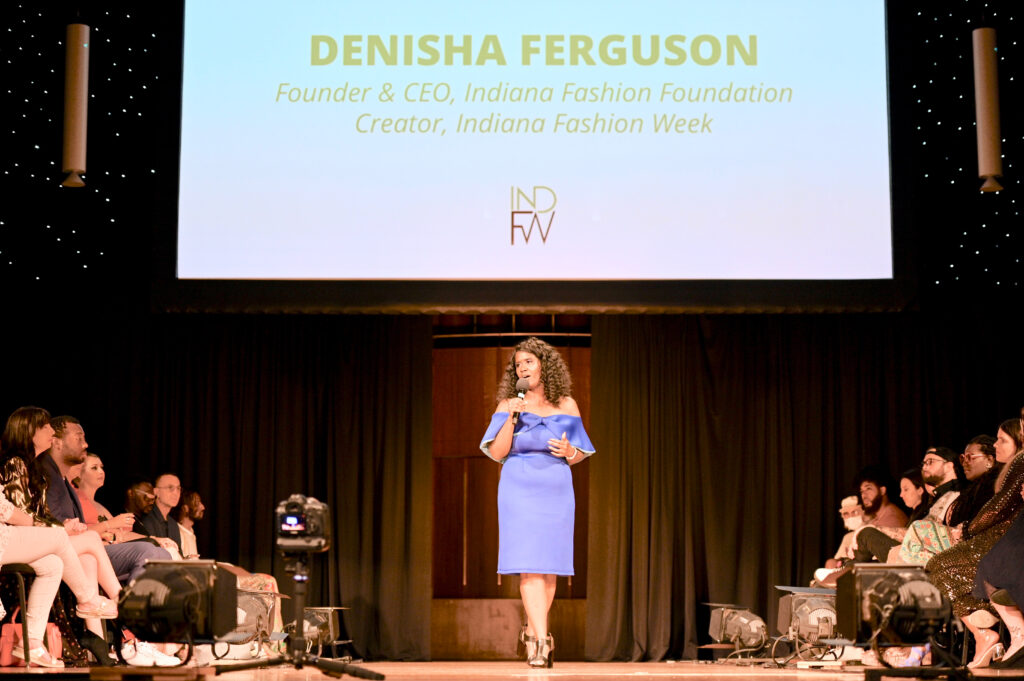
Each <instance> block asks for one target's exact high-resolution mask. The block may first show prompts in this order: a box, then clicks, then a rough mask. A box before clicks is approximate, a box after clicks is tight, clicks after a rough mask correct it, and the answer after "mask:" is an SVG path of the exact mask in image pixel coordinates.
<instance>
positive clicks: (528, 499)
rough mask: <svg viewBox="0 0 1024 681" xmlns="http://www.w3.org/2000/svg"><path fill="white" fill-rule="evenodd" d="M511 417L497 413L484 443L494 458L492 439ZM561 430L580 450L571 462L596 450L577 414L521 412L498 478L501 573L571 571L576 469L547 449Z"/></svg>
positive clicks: (555, 572) (499, 565)
mask: <svg viewBox="0 0 1024 681" xmlns="http://www.w3.org/2000/svg"><path fill="white" fill-rule="evenodd" d="M507 419H508V414H505V413H497V414H494V416H493V417H491V425H490V426H489V427H488V428H487V432H486V433H485V434H484V438H483V441H482V442H481V443H480V449H482V450H483V452H484V454H486V455H487V456H489V457H491V458H492V459H494V457H493V456H491V452H490V446H491V443H492V442H494V438H495V437H497V435H498V431H499V430H501V427H502V426H503V425H504V424H505V421H506V420H507ZM562 433H565V434H566V438H567V439H568V440H569V442H570V443H571V444H572V446H574V447H575V448H576V449H578V450H579V451H580V456H579V457H577V459H575V460H573V463H576V462H578V461H579V460H580V458H582V457H585V456H590V455H591V454H593V453H594V446H593V445H592V444H591V443H590V438H589V437H588V436H587V432H586V431H585V430H584V429H583V421H582V420H581V419H580V417H579V416H570V415H568V414H553V415H551V416H538V415H537V414H533V413H531V412H523V413H522V414H521V415H520V417H519V423H517V424H516V427H515V431H514V433H513V435H512V449H511V450H510V451H509V453H508V456H507V457H506V458H505V459H504V461H503V463H504V465H503V466H502V469H501V480H500V481H499V482H498V574H502V575H514V574H522V573H524V572H529V573H537V574H548V575H551V574H553V575H571V574H573V561H572V534H573V524H574V523H575V520H576V498H575V496H574V494H573V489H572V472H571V471H570V470H569V464H568V463H566V461H565V459H562V458H560V457H557V456H552V455H551V453H550V452H549V451H548V440H549V439H551V438H555V439H561V437H562ZM495 460H496V461H497V460H498V459H495Z"/></svg>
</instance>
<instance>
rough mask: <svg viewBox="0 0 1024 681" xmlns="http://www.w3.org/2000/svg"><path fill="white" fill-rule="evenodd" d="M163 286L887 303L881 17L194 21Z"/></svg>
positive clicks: (876, 5)
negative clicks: (720, 291) (730, 286)
mask: <svg viewBox="0 0 1024 681" xmlns="http://www.w3.org/2000/svg"><path fill="white" fill-rule="evenodd" d="M183 59H184V63H183V75H182V112H181V159H180V160H181V163H180V190H179V191H180V193H179V206H178V254H177V258H178V259H177V274H178V277H179V278H181V279H227V280H234V279H270V280H303V279H307V280H444V281H448V280H514V281H521V280H569V281H573V280H575V281H586V280H598V281H600V280H750V279H768V280H808V279H825V280H857V279H891V278H892V276H893V271H892V267H893V266H892V259H893V258H892V217H891V205H890V204H891V201H890V162H889V125H888V106H887V87H886V84H887V72H886V27H885V3H884V0H831V1H830V2H821V1H820V0H784V1H783V0H779V1H772V2H766V1H765V0H715V1H714V2H706V1H705V2H691V1H688V0H666V1H660V0H641V1H640V2H635V3H634V2H630V3H627V2H600V1H594V0H590V1H588V2H577V1H575V0H560V1H559V2H537V1H534V0H522V1H520V2H516V3H508V4H504V3H490V2H475V3H470V2H454V1H448V0H428V1H426V2H398V1H389V0H379V1H377V2H359V3H356V2H351V1H349V0H320V1H317V0H303V1H302V2H293V3H283V2H280V1H276V2H268V1H266V0H245V1H244V2H242V1H241V0H218V1H217V2H199V1H198V0H191V1H189V2H187V3H186V7H185V26H184V57H183Z"/></svg>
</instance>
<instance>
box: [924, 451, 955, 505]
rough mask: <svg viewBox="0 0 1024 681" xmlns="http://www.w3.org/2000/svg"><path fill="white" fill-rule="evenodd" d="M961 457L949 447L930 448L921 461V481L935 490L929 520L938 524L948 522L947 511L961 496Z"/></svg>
mask: <svg viewBox="0 0 1024 681" xmlns="http://www.w3.org/2000/svg"><path fill="white" fill-rule="evenodd" d="M959 465H960V463H959V457H958V456H957V455H956V452H954V451H953V450H952V449H950V448H949V447H929V448H928V450H927V451H925V453H924V460H923V461H921V479H922V480H924V482H925V484H926V485H931V486H933V487H934V488H935V490H934V491H933V492H932V499H933V501H932V502H931V505H930V506H929V507H928V515H927V518H928V519H929V520H934V521H935V522H937V523H945V522H946V511H947V510H949V506H950V504H952V503H953V502H954V501H955V500H956V498H957V497H958V496H960V478H961V474H960V472H959V471H958V470H957V468H958V467H959Z"/></svg>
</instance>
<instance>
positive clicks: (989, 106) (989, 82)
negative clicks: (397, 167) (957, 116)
mask: <svg viewBox="0 0 1024 681" xmlns="http://www.w3.org/2000/svg"><path fill="white" fill-rule="evenodd" d="M971 38H972V41H973V44H974V109H975V122H976V126H977V131H978V177H980V178H981V179H983V180H985V183H984V184H983V185H981V191H983V192H997V191H999V190H1000V189H1002V188H1003V187H1002V185H1000V184H999V182H998V181H997V180H996V178H997V177H1001V176H1002V174H1003V160H1002V144H1001V140H1000V135H999V76H998V72H997V66H996V30H995V29H994V28H976V29H974V31H972V32H971Z"/></svg>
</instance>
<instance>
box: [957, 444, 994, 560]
mask: <svg viewBox="0 0 1024 681" xmlns="http://www.w3.org/2000/svg"><path fill="white" fill-rule="evenodd" d="M995 443H996V439H995V438H994V437H992V436H991V435H978V436H977V437H974V438H973V439H971V441H970V442H969V443H968V444H967V447H966V448H965V449H964V453H963V454H961V455H960V463H961V464H962V465H963V467H964V477H966V478H967V484H966V485H965V486H964V488H963V489H962V490H961V491H960V496H959V497H957V498H956V500H955V501H954V502H953V503H952V504H951V505H950V507H949V510H948V511H947V512H946V524H947V525H949V527H950V531H951V533H952V535H953V541H954V543H955V542H956V541H959V539H960V534H961V532H962V531H963V526H964V524H965V523H968V522H970V520H971V518H973V517H974V516H976V515H978V511H980V510H981V507H982V506H984V505H985V504H986V503H987V502H988V500H989V499H991V498H992V495H993V494H995V485H996V479H997V478H998V477H999V472H1000V471H1001V470H1002V469H1003V464H1001V463H999V462H998V461H996V450H995Z"/></svg>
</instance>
